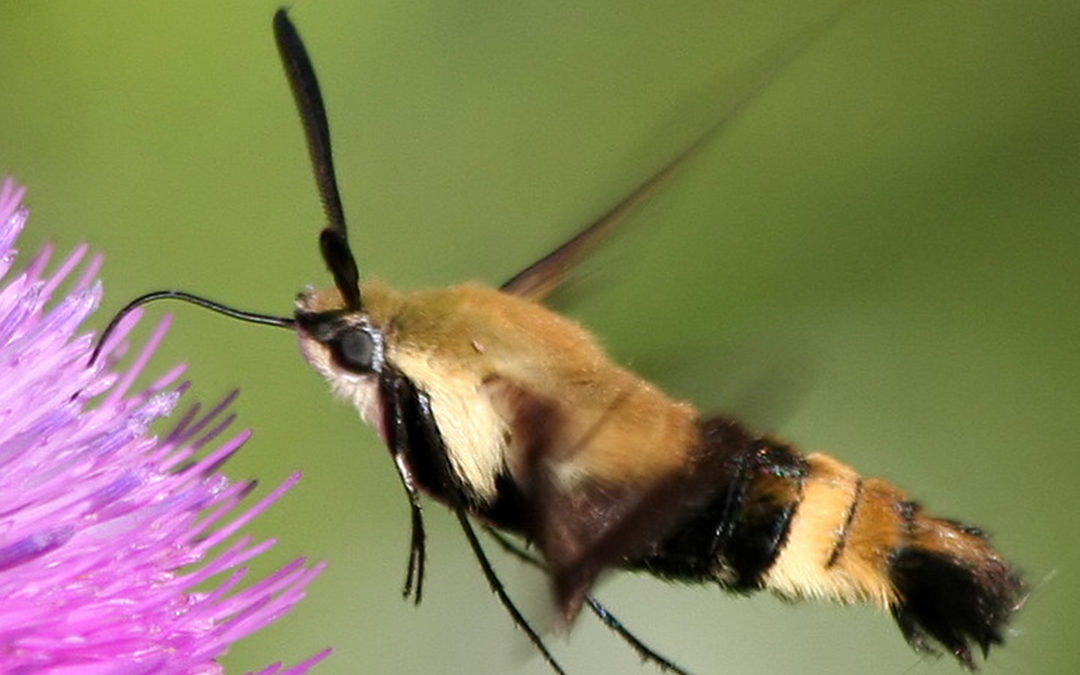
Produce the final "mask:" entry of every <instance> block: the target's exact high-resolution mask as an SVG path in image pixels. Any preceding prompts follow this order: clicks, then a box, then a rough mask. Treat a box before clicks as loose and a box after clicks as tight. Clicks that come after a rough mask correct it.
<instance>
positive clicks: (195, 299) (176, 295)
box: [87, 290, 296, 366]
mask: <svg viewBox="0 0 1080 675" xmlns="http://www.w3.org/2000/svg"><path fill="white" fill-rule="evenodd" d="M156 300H181V301H183V302H187V303H190V304H192V305H198V306H199V307H202V308H204V309H209V310H211V311H214V312H217V313H218V314H224V315H225V316H227V317H230V318H233V319H239V320H240V321H247V322H248V323H259V324H263V325H264V326H278V327H280V328H288V329H290V330H293V327H294V325H295V323H296V322H295V320H293V318H292V317H287V316H272V315H270V314H259V313H257V312H245V311H243V310H240V309H236V308H235V307H229V306H228V305H223V304H221V303H220V302H214V301H213V300H209V299H207V298H203V297H200V296H198V295H194V294H192V293H186V292H184V291H176V290H165V291H154V292H152V293H146V294H144V295H140V296H139V297H137V298H135V299H134V300H132V301H131V302H129V303H128V304H126V305H124V307H123V308H122V309H121V310H120V311H119V312H117V313H116V316H114V317H113V318H112V321H110V322H109V325H108V326H105V330H104V331H102V333H101V336H100V337H99V338H98V340H97V344H95V345H94V351H93V352H92V353H91V354H90V362H89V363H88V364H87V365H89V366H92V365H94V363H95V362H96V361H97V359H98V357H99V356H101V350H102V349H103V348H104V346H105V342H106V341H107V340H108V339H109V336H110V335H112V334H113V332H114V331H115V330H116V328H117V326H119V325H120V322H121V321H123V320H124V317H126V316H127V315H128V314H130V313H131V312H132V311H134V310H135V309H136V308H137V307H141V306H142V305H145V304H147V303H150V302H154V301H156Z"/></svg>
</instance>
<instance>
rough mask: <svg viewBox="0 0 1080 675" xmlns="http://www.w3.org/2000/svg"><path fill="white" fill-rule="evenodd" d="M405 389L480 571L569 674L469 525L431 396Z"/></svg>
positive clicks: (551, 660) (557, 667) (520, 622)
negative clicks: (505, 584) (523, 611)
mask: <svg viewBox="0 0 1080 675" xmlns="http://www.w3.org/2000/svg"><path fill="white" fill-rule="evenodd" d="M401 381H402V382H403V383H404V386H407V387H408V388H409V389H411V390H412V391H411V394H412V396H411V398H412V399H413V403H414V405H415V408H414V409H413V413H414V418H413V419H414V421H416V422H418V423H419V424H420V428H421V430H422V433H423V436H424V438H423V439H416V440H418V441H421V442H422V443H423V444H424V445H425V446H426V447H427V448H428V450H429V451H430V450H436V449H437V452H432V453H431V455H429V456H430V457H432V458H436V457H437V458H438V459H439V461H440V463H441V467H440V468H441V473H442V476H441V479H442V480H441V481H440V482H441V483H442V488H443V490H442V491H443V494H444V495H445V496H446V501H447V502H448V503H449V505H450V507H451V508H452V509H453V510H454V515H456V516H457V519H458V523H460V525H461V530H462V531H463V532H464V533H465V538H466V539H467V540H468V542H469V548H471V549H472V552H473V555H475V556H476V561H477V562H478V563H480V569H481V570H482V571H483V573H484V578H485V579H487V582H488V585H489V586H491V590H492V592H493V593H495V597H497V598H498V599H499V602H501V603H502V606H503V607H505V608H506V611H507V612H509V614H510V618H511V619H513V620H514V624H515V625H516V626H517V627H518V628H520V629H521V630H523V631H525V635H526V636H527V637H528V638H529V642H532V643H533V646H534V647H536V649H537V650H539V652H540V653H541V654H542V655H543V656H544V660H546V661H547V662H548V665H550V666H551V668H552V670H554V671H555V672H556V673H559V674H560V675H565V671H564V670H563V669H562V667H561V666H560V665H559V664H558V662H557V661H555V657H553V656H552V655H551V652H550V651H548V648H547V645H545V644H544V641H543V640H542V639H540V635H539V634H538V633H537V632H536V630H535V629H534V628H533V627H532V626H531V625H529V622H528V621H527V620H526V619H525V617H524V616H523V615H522V614H521V612H520V611H519V610H518V608H517V606H516V605H514V601H513V600H511V599H510V596H509V595H507V593H506V589H505V588H504V587H503V584H502V581H500V580H499V575H498V574H496V573H495V569H494V568H493V567H492V566H491V562H490V561H488V558H487V555H486V554H485V553H484V549H483V547H481V546H480V541H479V540H478V539H477V538H476V533H475V532H473V529H472V524H471V523H469V516H468V514H467V513H466V511H465V508H466V504H465V496H464V492H463V490H462V489H461V487H460V486H458V485H456V481H455V480H454V473H453V470H452V469H451V467H450V460H449V459H448V458H447V457H446V451H445V449H444V448H443V447H442V436H441V435H440V434H439V429H438V427H437V426H436V424H435V414H434V413H433V412H432V410H431V401H430V400H429V399H428V397H427V395H426V394H424V393H423V392H418V391H416V389H415V388H413V387H412V386H411V385H410V384H409V383H408V381H407V380H404V378H401ZM398 399H399V400H402V401H403V400H404V396H398Z"/></svg>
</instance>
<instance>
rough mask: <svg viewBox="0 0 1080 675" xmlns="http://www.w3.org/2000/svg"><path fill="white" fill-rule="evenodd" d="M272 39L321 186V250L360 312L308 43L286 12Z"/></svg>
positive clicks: (355, 275)
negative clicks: (306, 46) (323, 224)
mask: <svg viewBox="0 0 1080 675" xmlns="http://www.w3.org/2000/svg"><path fill="white" fill-rule="evenodd" d="M274 38H275V40H277V46H278V52H280V54H281V62H282V64H284V66H285V76H286V77H287V78H288V79H289V86H290V87H291V88H292V93H293V98H294V99H296V107H297V109H298V110H299V111H300V120H301V121H302V122H303V124H304V134H305V135H306V136H307V146H308V153H309V154H310V155H311V166H312V168H313V169H314V170H315V183H316V185H317V186H318V188H319V197H320V198H321V199H322V204H323V211H324V212H325V213H326V219H327V220H328V221H329V224H328V225H327V226H326V227H325V228H323V231H322V232H321V233H320V234H319V248H320V249H321V250H322V256H323V260H324V261H325V262H326V267H327V268H328V269H329V270H330V274H332V275H333V276H334V283H335V284H336V285H337V287H338V290H339V291H340V292H341V297H342V298H344V299H345V307H346V308H347V309H360V306H361V303H360V274H359V272H357V270H356V259H355V258H353V254H352V251H351V250H350V249H349V237H348V233H347V231H346V229H345V212H344V210H343V209H342V208H341V195H340V193H339V192H338V188H337V180H336V178H335V177H334V160H333V156H332V154H331V152H330V126H329V124H327V121H326V108H325V106H323V100H322V94H321V93H320V92H319V81H318V79H316V77H315V70H314V68H312V66H311V59H310V58H308V53H307V50H306V49H305V48H304V42H303V40H301V39H300V34H299V33H297V32H296V28H295V27H294V26H293V25H292V22H291V21H289V17H288V15H287V13H286V11H285V9H279V10H278V11H277V12H275V13H274Z"/></svg>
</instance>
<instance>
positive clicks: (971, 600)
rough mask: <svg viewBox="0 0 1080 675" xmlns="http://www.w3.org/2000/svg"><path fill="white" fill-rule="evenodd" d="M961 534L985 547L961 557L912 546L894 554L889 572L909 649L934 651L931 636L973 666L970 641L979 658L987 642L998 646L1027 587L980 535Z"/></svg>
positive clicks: (895, 614)
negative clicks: (910, 647)
mask: <svg viewBox="0 0 1080 675" xmlns="http://www.w3.org/2000/svg"><path fill="white" fill-rule="evenodd" d="M938 522H940V523H942V524H943V525H945V523H944V522H942V521H938ZM960 532H962V533H963V534H964V535H967V536H968V537H971V539H972V540H973V541H972V543H975V541H978V542H979V543H981V544H983V545H982V546H979V545H974V546H971V547H970V549H968V551H967V552H968V553H970V555H961V556H957V555H954V554H949V553H944V552H936V551H931V550H927V549H925V548H921V547H914V546H911V547H905V548H902V549H899V550H897V551H896V552H895V553H894V554H893V557H892V561H891V565H890V570H889V575H890V577H891V579H892V582H893V584H894V587H895V588H896V590H897V597H898V599H897V601H896V602H895V603H894V604H893V606H892V615H893V618H895V619H896V623H897V624H899V626H900V630H901V631H902V632H903V634H904V637H905V638H907V641H908V642H909V643H910V644H911V646H912V647H914V648H915V649H917V650H919V651H928V652H934V651H936V649H935V646H934V645H933V644H932V643H931V642H930V641H929V640H933V641H936V642H938V643H940V644H941V645H943V646H944V647H945V648H946V649H948V650H949V651H950V652H951V653H952V654H953V656H955V657H956V658H957V659H959V660H960V662H961V663H962V664H963V665H965V666H967V667H968V668H970V669H972V670H974V669H975V661H974V659H973V657H972V654H971V649H970V646H971V643H974V644H976V645H978V646H979V647H980V648H981V650H982V654H983V658H985V657H986V654H987V652H988V651H989V649H990V645H992V644H1000V643H1001V641H1002V629H1003V627H1004V626H1005V624H1006V623H1007V622H1008V620H1009V618H1010V616H1011V615H1012V614H1013V612H1014V611H1015V610H1016V609H1018V608H1019V606H1020V605H1021V604H1022V602H1023V599H1024V594H1025V590H1024V584H1023V581H1021V579H1020V577H1019V576H1018V575H1017V573H1016V572H1015V571H1014V570H1013V569H1012V568H1011V567H1010V566H1009V565H1008V564H1007V563H1006V562H1005V561H1003V560H1001V559H1000V558H998V557H997V556H996V555H994V554H993V553H992V551H991V550H990V549H989V547H988V546H986V544H985V540H984V539H983V537H982V536H981V533H977V532H965V531H963V530H961V531H960ZM928 638H929V640H928Z"/></svg>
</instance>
